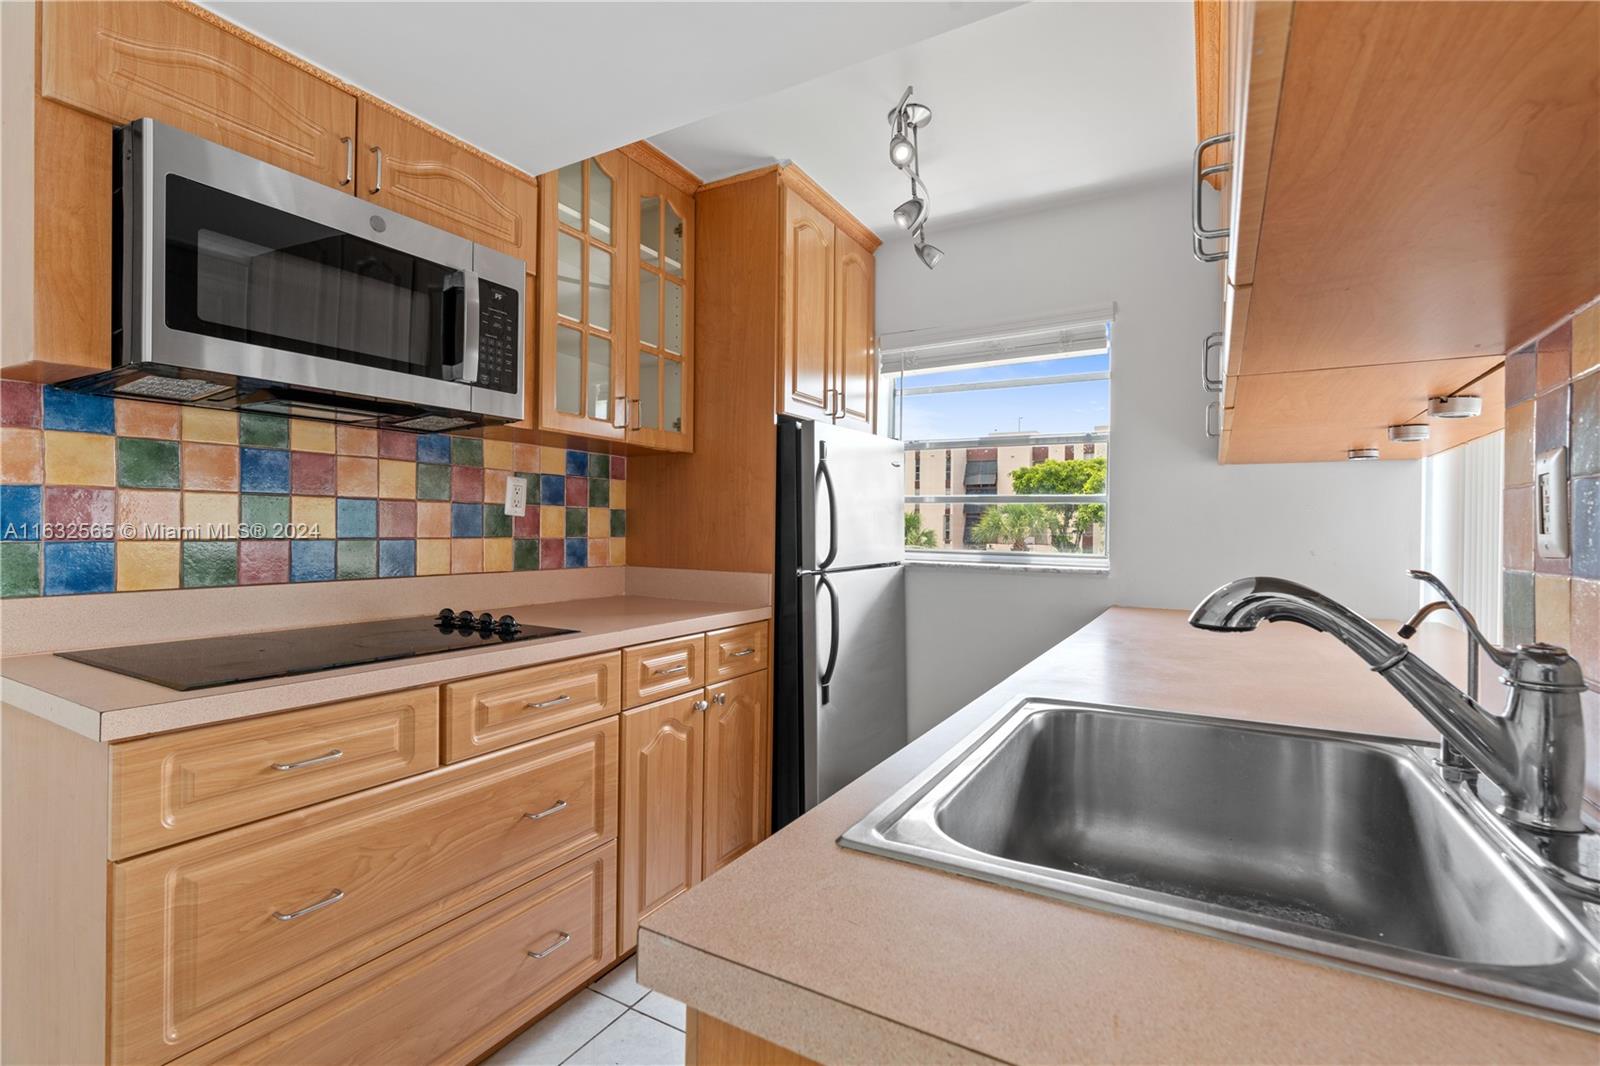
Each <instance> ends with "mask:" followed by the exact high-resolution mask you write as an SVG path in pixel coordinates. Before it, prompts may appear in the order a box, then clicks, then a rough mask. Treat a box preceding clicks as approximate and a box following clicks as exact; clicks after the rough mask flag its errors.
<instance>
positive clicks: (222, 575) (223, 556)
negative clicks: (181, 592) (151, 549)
mask: <svg viewBox="0 0 1600 1066" xmlns="http://www.w3.org/2000/svg"><path fill="white" fill-rule="evenodd" d="M238 583H239V542H238V541H237V540H186V541H184V542H183V587H184V588H186V589H194V588H216V587H217V586H219V585H237V584H238Z"/></svg>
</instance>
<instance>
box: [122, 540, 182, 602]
mask: <svg viewBox="0 0 1600 1066" xmlns="http://www.w3.org/2000/svg"><path fill="white" fill-rule="evenodd" d="M182 551H183V550H182V547H181V546H180V545H179V543H178V542H177V541H175V540H124V541H119V542H118V543H117V591H118V592H143V591H147V590H149V589H175V588H177V587H178V584H179V581H180V579H181V577H182V573H183V571H182V567H181V559H182Z"/></svg>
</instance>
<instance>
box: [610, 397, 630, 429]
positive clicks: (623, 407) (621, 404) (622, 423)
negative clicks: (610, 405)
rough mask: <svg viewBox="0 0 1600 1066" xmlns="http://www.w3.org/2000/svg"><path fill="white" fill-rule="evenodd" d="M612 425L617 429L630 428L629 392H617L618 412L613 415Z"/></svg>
mask: <svg viewBox="0 0 1600 1066" xmlns="http://www.w3.org/2000/svg"><path fill="white" fill-rule="evenodd" d="M611 425H612V427H613V428H615V429H627V428H628V394H627V393H625V392H619V393H617V413H616V414H615V415H613V416H612V417H611Z"/></svg>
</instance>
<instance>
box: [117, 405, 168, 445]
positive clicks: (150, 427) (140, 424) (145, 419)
mask: <svg viewBox="0 0 1600 1066" xmlns="http://www.w3.org/2000/svg"><path fill="white" fill-rule="evenodd" d="M116 403H117V436H119V437H155V438H158V439H160V440H177V439H178V438H179V436H180V435H181V434H182V432H183V408H181V407H174V406H173V405H172V404H170V403H150V402H148V401H146V400H118V401H117V402H116Z"/></svg>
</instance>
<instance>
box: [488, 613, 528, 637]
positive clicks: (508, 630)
mask: <svg viewBox="0 0 1600 1066" xmlns="http://www.w3.org/2000/svg"><path fill="white" fill-rule="evenodd" d="M521 628H522V627H521V626H520V625H518V624H517V620H516V619H515V618H512V617H511V616H510V615H509V614H503V615H501V616H500V621H499V622H498V623H496V624H495V627H494V631H495V632H496V633H499V634H500V635H501V636H502V637H514V636H516V635H517V630H519V629H521Z"/></svg>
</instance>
